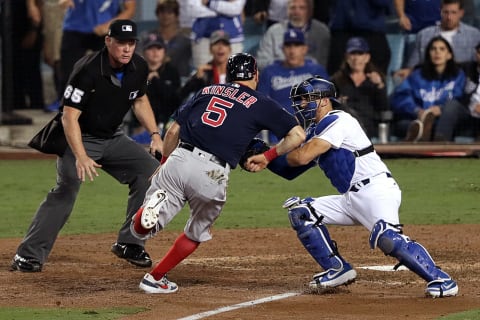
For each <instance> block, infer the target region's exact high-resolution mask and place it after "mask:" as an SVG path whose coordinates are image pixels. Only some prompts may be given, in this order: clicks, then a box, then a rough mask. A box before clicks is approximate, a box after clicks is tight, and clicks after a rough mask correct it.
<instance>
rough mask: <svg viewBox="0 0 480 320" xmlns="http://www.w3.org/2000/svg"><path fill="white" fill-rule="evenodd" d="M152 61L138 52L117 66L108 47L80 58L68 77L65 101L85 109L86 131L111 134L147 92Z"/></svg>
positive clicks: (82, 121) (82, 123) (103, 135)
mask: <svg viewBox="0 0 480 320" xmlns="http://www.w3.org/2000/svg"><path fill="white" fill-rule="evenodd" d="M147 76H148V65H147V63H146V61H145V60H144V59H143V58H142V57H141V56H139V55H138V54H133V57H132V59H131V60H130V62H129V63H128V64H126V65H125V66H124V67H123V68H122V69H121V70H116V69H113V68H112V67H111V66H110V63H109V60H108V52H107V49H106V48H103V49H102V50H100V51H97V52H94V53H92V54H89V55H86V56H85V57H83V58H81V59H80V60H78V62H77V63H76V64H75V67H74V69H73V72H72V74H71V75H70V78H69V79H68V83H67V87H66V89H65V92H64V97H63V105H67V106H69V107H73V108H77V109H79V110H81V111H82V113H81V115H80V118H79V123H80V128H81V130H82V133H88V134H91V135H93V136H97V137H100V138H110V137H112V136H113V134H114V133H115V131H116V130H117V129H118V127H119V126H120V125H121V124H122V121H123V118H124V116H125V114H126V113H127V112H128V110H129V109H130V107H131V106H132V103H133V101H134V100H135V99H136V98H138V97H141V96H143V95H144V94H145V92H146V88H147Z"/></svg>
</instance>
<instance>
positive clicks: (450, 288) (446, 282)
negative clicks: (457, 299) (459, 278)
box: [425, 279, 458, 298]
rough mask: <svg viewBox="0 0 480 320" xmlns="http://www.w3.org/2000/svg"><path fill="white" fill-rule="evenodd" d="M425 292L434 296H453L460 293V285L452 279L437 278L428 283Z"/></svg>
mask: <svg viewBox="0 0 480 320" xmlns="http://www.w3.org/2000/svg"><path fill="white" fill-rule="evenodd" d="M425 294H426V295H427V296H431V297H433V298H444V297H453V296H456V295H457V294H458V286H457V283H456V282H455V281H453V280H452V279H437V280H433V281H430V282H429V283H427V289H426V290H425Z"/></svg>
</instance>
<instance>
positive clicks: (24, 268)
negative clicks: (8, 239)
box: [10, 254, 42, 272]
mask: <svg viewBox="0 0 480 320" xmlns="http://www.w3.org/2000/svg"><path fill="white" fill-rule="evenodd" d="M10 270H12V271H16V270H18V271H21V272H40V271H42V264H41V263H40V262H39V261H38V260H35V259H26V258H24V257H22V256H19V255H18V254H16V255H15V257H13V261H12V265H11V267H10Z"/></svg>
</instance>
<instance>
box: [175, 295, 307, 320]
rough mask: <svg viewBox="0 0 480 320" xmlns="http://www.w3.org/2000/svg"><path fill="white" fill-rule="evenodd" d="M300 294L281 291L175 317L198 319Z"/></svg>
mask: <svg viewBox="0 0 480 320" xmlns="http://www.w3.org/2000/svg"><path fill="white" fill-rule="evenodd" d="M300 294H301V293H300V292H287V293H283V294H278V295H276V296H270V297H266V298H262V299H257V300H252V301H247V302H242V303H239V304H234V305H232V306H226V307H221V308H218V309H215V310H211V311H205V312H201V313H197V314H194V315H191V316H188V317H185V318H180V319H177V320H199V319H203V318H206V317H209V316H213V315H216V314H219V313H224V312H228V311H232V310H235V309H241V308H246V307H250V306H253V305H256V304H261V303H266V302H271V301H275V300H281V299H286V298H290V297H294V296H298V295H300Z"/></svg>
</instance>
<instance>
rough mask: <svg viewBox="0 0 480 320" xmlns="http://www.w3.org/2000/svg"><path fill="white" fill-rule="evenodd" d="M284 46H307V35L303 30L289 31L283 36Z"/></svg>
mask: <svg viewBox="0 0 480 320" xmlns="http://www.w3.org/2000/svg"><path fill="white" fill-rule="evenodd" d="M283 44H305V34H304V33H303V32H302V31H301V30H297V29H288V30H287V31H285V33H284V34H283Z"/></svg>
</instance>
